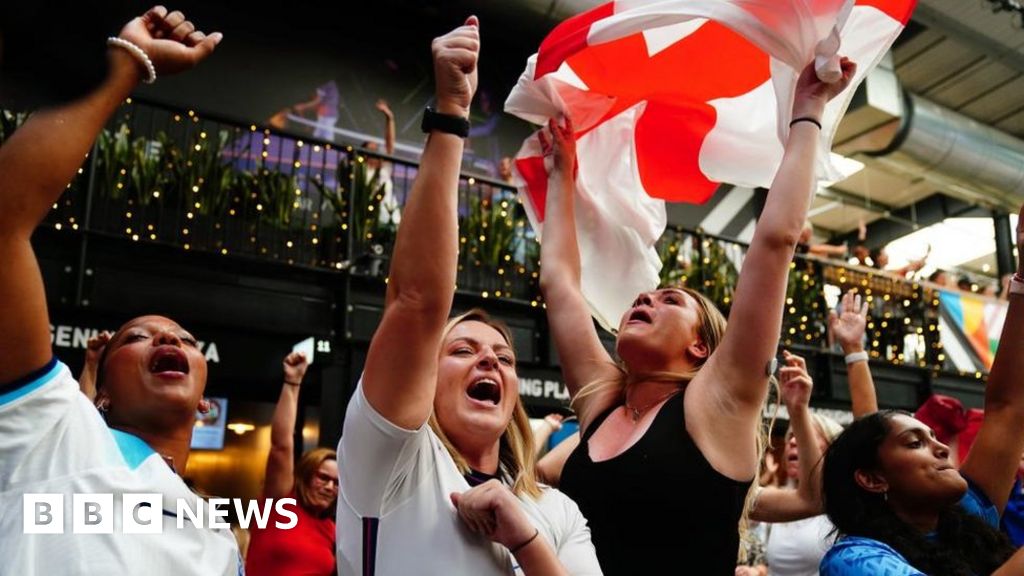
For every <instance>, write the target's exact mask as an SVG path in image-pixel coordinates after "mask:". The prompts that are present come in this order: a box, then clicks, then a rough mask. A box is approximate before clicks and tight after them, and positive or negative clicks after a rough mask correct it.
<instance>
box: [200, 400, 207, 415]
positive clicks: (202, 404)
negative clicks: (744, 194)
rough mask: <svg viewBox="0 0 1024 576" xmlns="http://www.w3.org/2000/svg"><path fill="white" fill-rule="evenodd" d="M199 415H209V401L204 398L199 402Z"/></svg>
mask: <svg viewBox="0 0 1024 576" xmlns="http://www.w3.org/2000/svg"><path fill="white" fill-rule="evenodd" d="M199 413H200V414H209V413H210V401H209V400H207V399H206V398H203V399H202V400H200V401H199Z"/></svg>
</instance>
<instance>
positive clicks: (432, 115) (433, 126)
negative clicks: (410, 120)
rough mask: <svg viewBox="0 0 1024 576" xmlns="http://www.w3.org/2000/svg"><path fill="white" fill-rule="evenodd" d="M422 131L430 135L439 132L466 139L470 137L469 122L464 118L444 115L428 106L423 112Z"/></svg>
mask: <svg viewBox="0 0 1024 576" xmlns="http://www.w3.org/2000/svg"><path fill="white" fill-rule="evenodd" d="M420 129H422V130H423V131H424V132H426V133H428V134H429V133H430V132H431V131H433V130H437V131H439V132H446V133H448V134H455V135H456V136H458V137H460V138H465V137H467V136H469V120H468V119H466V118H463V117H462V116H455V115H453V114H442V113H440V112H438V111H436V110H434V109H433V108H431V107H430V106H427V108H426V110H424V111H423V122H422V123H421V124H420Z"/></svg>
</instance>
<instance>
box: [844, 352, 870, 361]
mask: <svg viewBox="0 0 1024 576" xmlns="http://www.w3.org/2000/svg"><path fill="white" fill-rule="evenodd" d="M844 360H846V363H847V364H853V363H854V362H867V361H868V353H867V352H865V351H864V350H861V351H860V352H851V353H850V354H847V355H846V357H845V358H844Z"/></svg>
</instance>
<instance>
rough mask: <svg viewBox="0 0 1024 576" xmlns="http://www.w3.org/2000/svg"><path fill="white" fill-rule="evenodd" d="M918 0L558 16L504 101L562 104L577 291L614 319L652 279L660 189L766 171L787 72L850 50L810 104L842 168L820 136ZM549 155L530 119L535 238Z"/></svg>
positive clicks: (540, 114) (527, 166) (557, 110)
mask: <svg viewBox="0 0 1024 576" xmlns="http://www.w3.org/2000/svg"><path fill="white" fill-rule="evenodd" d="M915 5H916V0H857V1H855V0H789V1H780V0H662V1H653V2H652V1H647V0H619V1H615V2H609V3H607V4H604V5H602V6H599V7H597V8H594V9H592V10H590V11H588V12H585V13H583V14H580V15H578V16H576V17H574V18H571V19H569V20H566V21H565V22H563V23H562V24H560V25H559V26H558V27H556V28H555V29H554V30H553V31H552V32H551V33H550V34H549V35H548V36H547V38H545V39H544V41H543V43H542V44H541V46H540V49H539V51H538V53H537V54H535V55H533V56H531V57H530V59H529V60H528V61H527V65H526V69H525V71H524V72H523V74H522V75H521V76H520V78H519V82H518V84H517V85H516V87H515V88H514V89H513V90H512V93H511V94H510V95H509V97H508V100H507V101H506V102H505V111H506V112H509V113H511V114H514V115H516V116H518V117H520V118H523V119H525V120H527V121H530V122H533V123H535V124H541V125H543V124H545V123H546V122H547V120H548V119H549V118H557V117H559V116H563V115H565V116H569V117H571V118H572V122H573V126H574V128H575V130H576V138H577V161H578V172H577V177H576V190H575V193H576V194H577V198H576V222H575V225H576V227H577V237H578V239H579V245H580V246H579V248H580V259H581V263H582V266H583V269H582V273H583V277H582V283H583V286H582V288H583V294H584V296H585V297H586V298H587V301H588V302H589V303H590V306H591V309H592V311H593V313H594V316H595V318H596V319H597V320H598V321H599V322H600V323H601V325H602V326H604V327H605V328H608V329H614V327H616V326H617V325H618V321H619V319H620V317H621V315H622V314H623V313H624V312H625V311H626V310H627V309H628V307H629V303H630V302H632V300H633V298H635V296H636V295H637V294H638V293H639V292H641V291H644V290H651V289H654V288H655V287H657V284H658V271H659V270H660V267H661V264H660V260H659V259H658V256H657V253H656V251H655V249H654V244H655V242H656V241H657V240H658V238H659V237H660V236H661V234H662V233H663V232H664V230H665V223H666V217H665V206H664V202H665V201H671V202H689V203H702V202H704V201H706V200H707V199H708V198H710V197H711V195H712V194H713V193H714V191H715V189H716V187H717V186H718V184H719V183H723V182H724V183H730V184H735V185H739V186H747V187H768V186H769V185H770V184H771V181H772V178H773V177H774V175H775V171H776V170H777V169H778V166H779V163H780V162H781V160H782V152H783V144H782V143H783V142H784V141H785V138H786V136H787V134H788V130H789V121H790V120H791V118H790V113H791V110H792V103H793V96H794V91H795V88H796V80H797V78H798V77H799V74H800V71H801V70H802V69H803V68H804V66H805V65H806V64H807V63H809V62H811V61H814V62H815V68H816V70H817V72H818V76H819V77H820V78H822V79H824V80H826V81H827V80H829V79H830V78H831V79H835V78H837V77H838V74H839V64H838V61H839V55H843V56H848V57H849V58H850V59H851V60H853V61H855V62H856V63H857V64H858V70H857V75H856V76H855V77H854V79H853V82H851V85H850V87H849V88H848V89H847V90H846V91H845V92H844V93H843V94H841V95H839V96H837V97H836V98H834V99H833V100H832V101H831V102H830V103H829V104H828V106H827V108H826V111H825V115H824V117H823V118H822V124H823V130H822V131H821V137H820V143H819V145H820V153H819V154H818V165H817V166H816V174H817V176H818V177H819V178H820V179H822V180H837V179H839V171H838V170H837V169H836V168H835V167H834V166H832V164H831V162H830V159H829V154H828V152H829V149H830V147H831V142H832V138H833V136H834V134H835V130H836V128H837V126H838V123H839V119H840V118H841V117H842V115H843V113H844V112H845V110H846V107H847V105H848V103H849V100H850V98H851V97H852V95H853V92H854V90H855V89H856V86H857V85H858V84H859V83H860V82H861V81H862V80H863V78H864V76H865V75H866V74H867V73H868V72H869V71H870V70H871V69H873V68H874V67H875V65H877V63H878V61H879V60H880V59H881V58H882V56H884V54H885V53H886V51H887V50H888V49H889V47H890V46H891V45H892V43H893V41H894V40H895V39H896V37H897V36H899V33H900V32H901V31H902V30H903V27H904V25H905V24H906V22H907V21H908V20H909V19H910V15H911V13H912V11H913V8H914V6H915ZM547 178H548V169H547V168H545V166H544V161H543V158H542V156H541V152H540V143H539V140H538V138H537V135H536V134H534V135H532V136H530V137H529V138H528V139H527V140H526V141H525V142H524V144H523V146H522V148H521V150H520V151H519V153H518V155H517V156H516V162H515V182H516V185H517V186H518V187H519V189H520V198H521V200H522V202H523V204H524V205H525V207H526V211H527V214H528V216H529V218H530V223H531V225H532V226H533V227H534V229H535V230H536V232H537V235H538V238H541V239H542V241H543V238H542V236H543V223H544V201H545V198H546V193H547Z"/></svg>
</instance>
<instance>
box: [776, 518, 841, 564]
mask: <svg viewBox="0 0 1024 576" xmlns="http://www.w3.org/2000/svg"><path fill="white" fill-rule="evenodd" d="M831 531H832V523H831V522H829V521H828V517H827V516H825V515H824V514H822V515H820V516H812V517H811V518H805V519H803V520H797V521H796V522H780V523H777V524H771V525H770V526H769V527H768V542H767V544H766V545H765V557H766V558H767V561H768V574H769V576H818V565H819V564H821V559H822V558H823V557H824V556H825V552H828V549H829V548H831V547H832V541H833V538H832V537H831V536H829V533H830V532H831Z"/></svg>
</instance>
